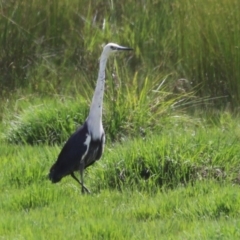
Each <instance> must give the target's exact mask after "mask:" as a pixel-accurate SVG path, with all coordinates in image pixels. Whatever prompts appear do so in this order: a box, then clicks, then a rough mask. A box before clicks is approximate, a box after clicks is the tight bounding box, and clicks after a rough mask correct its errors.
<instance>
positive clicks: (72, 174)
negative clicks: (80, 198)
mask: <svg viewBox="0 0 240 240" xmlns="http://www.w3.org/2000/svg"><path fill="white" fill-rule="evenodd" d="M71 177H72V178H73V179H75V180H76V181H77V182H78V183H79V184H80V185H81V186H82V188H84V190H86V191H87V193H90V191H89V190H88V189H87V188H86V187H85V186H84V185H83V184H82V183H81V182H80V181H79V180H78V179H77V177H76V176H75V175H74V173H73V172H72V173H71Z"/></svg>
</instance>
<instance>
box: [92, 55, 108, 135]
mask: <svg viewBox="0 0 240 240" xmlns="http://www.w3.org/2000/svg"><path fill="white" fill-rule="evenodd" d="M107 58H108V57H107V56H106V55H103V54H102V55H101V58H100V66H99V72H98V79H97V85H96V88H95V91H94V95H93V98H92V104H91V107H90V112H89V115H88V118H87V122H88V127H89V130H90V131H91V133H92V135H93V138H101V135H102V133H103V127H102V106H103V94H104V86H105V68H106V64H107Z"/></svg>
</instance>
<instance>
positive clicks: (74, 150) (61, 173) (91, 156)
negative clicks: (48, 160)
mask: <svg viewBox="0 0 240 240" xmlns="http://www.w3.org/2000/svg"><path fill="white" fill-rule="evenodd" d="M89 134H90V133H89V131H88V126H87V123H86V122H85V123H84V124H83V125H82V126H81V127H80V128H79V129H78V130H77V131H76V132H75V133H74V134H73V135H72V136H71V137H70V138H69V139H68V141H67V142H66V143H65V145H64V147H63V148H62V151H61V152H60V154H59V156H58V159H57V161H56V162H55V164H54V165H53V166H52V167H51V169H50V173H49V179H50V180H51V181H52V182H53V183H56V182H59V181H60V180H61V179H62V178H63V177H65V176H67V175H69V174H71V173H73V172H74V171H78V170H79V164H80V161H81V159H82V157H83V155H84V154H85V153H86V150H87V145H85V144H84V143H85V141H86V139H87V136H88V135H89ZM103 141H104V134H103V135H102V138H101V139H98V140H92V139H91V141H90V145H89V148H88V152H87V154H86V155H85V157H84V159H82V160H83V161H84V165H85V166H84V168H87V167H89V166H90V165H92V164H93V163H94V162H95V161H96V160H98V159H100V157H101V155H102V152H103V145H104V142H103Z"/></svg>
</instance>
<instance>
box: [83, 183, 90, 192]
mask: <svg viewBox="0 0 240 240" xmlns="http://www.w3.org/2000/svg"><path fill="white" fill-rule="evenodd" d="M85 192H86V193H88V194H90V193H91V192H90V191H89V190H88V189H87V188H86V187H85V186H84V185H82V194H84V193H85Z"/></svg>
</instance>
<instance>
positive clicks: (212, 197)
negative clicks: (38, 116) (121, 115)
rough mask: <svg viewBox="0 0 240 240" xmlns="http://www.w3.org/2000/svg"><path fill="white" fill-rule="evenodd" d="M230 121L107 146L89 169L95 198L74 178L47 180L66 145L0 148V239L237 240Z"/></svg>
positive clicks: (174, 128)
mask: <svg viewBox="0 0 240 240" xmlns="http://www.w3.org/2000/svg"><path fill="white" fill-rule="evenodd" d="M228 123H229V125H228V126H225V129H224V128H223V126H224V124H222V125H221V126H216V125H215V126H210V125H206V126H204V125H200V126H195V125H191V124H186V123H185V125H181V126H180V125H179V123H177V124H176V125H171V126H170V125H167V124H166V129H164V130H163V131H162V132H161V133H160V134H158V135H155V136H146V137H143V138H138V139H133V140H130V139H128V140H125V141H123V142H122V143H115V144H114V145H111V144H110V145H109V144H108V145H107V146H106V149H105V150H106V151H105V153H104V156H103V158H102V159H101V160H100V161H99V162H98V163H95V165H94V166H93V167H92V168H89V169H88V171H86V174H85V180H86V185H87V186H88V187H89V188H90V190H91V191H92V193H91V194H90V195H84V196H83V195H81V193H80V186H79V185H77V183H76V182H75V181H74V180H73V179H72V178H71V177H66V178H64V179H63V180H62V181H61V182H60V183H58V184H56V185H54V184H51V183H50V181H49V180H48V179H47V173H48V170H49V168H50V166H51V164H52V163H53V162H54V160H55V159H56V157H57V155H58V153H59V150H60V146H57V145H56V146H52V147H51V146H44V145H42V146H33V147H31V146H27V145H25V146H24V145H22V146H14V145H8V144H6V143H2V144H1V146H0V158H1V162H0V167H1V169H4V171H1V174H0V189H1V190H2V193H1V201H0V216H1V217H0V222H1V224H0V226H1V227H0V236H2V237H3V238H8V239H9V238H18V239H32V238H35V239H44V238H46V237H48V238H49V239H57V238H60V239H71V238H73V237H77V236H81V237H82V238H84V239H139V238H142V237H144V238H147V239H159V238H161V239H216V238H220V239H238V238H239V236H240V231H239V230H238V229H239V224H240V221H239V214H240V212H239V209H240V201H239V199H240V195H239V194H240V193H239V186H238V184H239V161H238V159H239V156H240V151H239V147H238V145H239V144H238V139H239V133H240V132H239V126H238V125H237V124H238V122H237V121H235V120H233V119H231V122H230V119H228ZM169 159H170V160H172V161H170V163H172V165H169V164H168V166H167V167H166V166H165V164H167V163H168V161H169ZM139 161H141V162H142V163H144V164H146V165H145V166H144V167H147V168H149V170H150V175H149V176H148V177H147V178H146V175H142V169H141V167H142V165H141V164H140V163H139ZM164 166H165V168H164ZM161 169H162V170H161ZM187 171H192V175H191V176H188V177H189V178H190V179H187V178H183V177H182V176H185V175H186V173H187ZM120 172H122V175H121V176H120V175H119V173H120ZM159 179H161V181H159Z"/></svg>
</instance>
